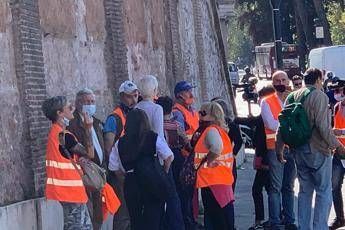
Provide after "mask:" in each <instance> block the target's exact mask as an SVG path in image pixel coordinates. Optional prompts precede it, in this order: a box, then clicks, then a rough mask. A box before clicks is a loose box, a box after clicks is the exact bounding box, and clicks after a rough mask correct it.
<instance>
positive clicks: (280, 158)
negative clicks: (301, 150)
mask: <svg viewBox="0 0 345 230" xmlns="http://www.w3.org/2000/svg"><path fill="white" fill-rule="evenodd" d="M277 159H278V161H279V162H280V163H282V164H285V163H286V160H285V158H284V154H282V153H277Z"/></svg>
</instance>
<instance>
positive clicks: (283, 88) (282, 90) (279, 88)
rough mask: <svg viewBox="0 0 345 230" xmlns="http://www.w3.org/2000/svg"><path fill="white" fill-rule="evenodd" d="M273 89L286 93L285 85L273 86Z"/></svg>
mask: <svg viewBox="0 0 345 230" xmlns="http://www.w3.org/2000/svg"><path fill="white" fill-rule="evenodd" d="M273 87H274V88H275V90H277V91H278V92H279V93H284V92H285V90H286V86H285V85H273Z"/></svg>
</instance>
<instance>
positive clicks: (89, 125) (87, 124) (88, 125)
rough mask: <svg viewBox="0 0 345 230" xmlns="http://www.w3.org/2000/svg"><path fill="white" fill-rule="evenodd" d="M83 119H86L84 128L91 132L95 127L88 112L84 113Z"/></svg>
mask: <svg viewBox="0 0 345 230" xmlns="http://www.w3.org/2000/svg"><path fill="white" fill-rule="evenodd" d="M82 114H83V117H84V122H83V124H84V128H85V129H86V130H91V128H92V126H93V118H92V117H91V116H89V115H88V114H87V113H86V112H82Z"/></svg>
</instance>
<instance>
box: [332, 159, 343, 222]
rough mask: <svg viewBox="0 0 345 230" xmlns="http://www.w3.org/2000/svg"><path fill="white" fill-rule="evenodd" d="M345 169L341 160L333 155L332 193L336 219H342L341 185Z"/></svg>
mask: <svg viewBox="0 0 345 230" xmlns="http://www.w3.org/2000/svg"><path fill="white" fill-rule="evenodd" d="M344 174H345V169H344V167H343V165H342V163H341V161H340V160H339V159H338V158H337V157H336V156H335V157H334V158H333V166H332V193H333V205H334V211H335V214H336V216H337V219H344V202H343V196H342V192H341V187H342V186H343V180H344Z"/></svg>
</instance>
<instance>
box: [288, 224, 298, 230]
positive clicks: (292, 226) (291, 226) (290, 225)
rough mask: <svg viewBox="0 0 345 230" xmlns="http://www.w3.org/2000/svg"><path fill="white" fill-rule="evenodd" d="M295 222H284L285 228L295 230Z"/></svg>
mask: <svg viewBox="0 0 345 230" xmlns="http://www.w3.org/2000/svg"><path fill="white" fill-rule="evenodd" d="M297 229H298V228H297V226H296V224H286V225H285V230H297Z"/></svg>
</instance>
